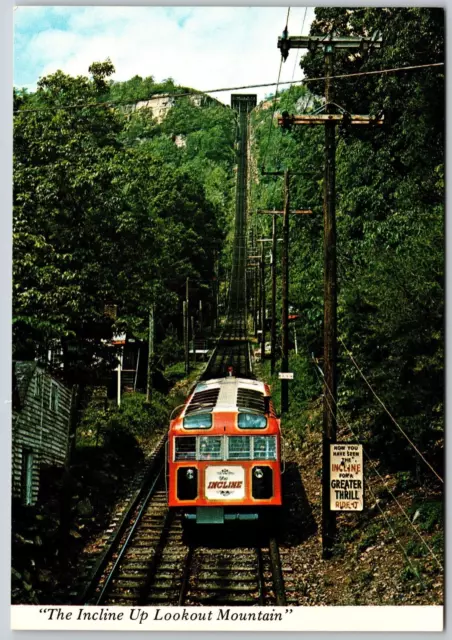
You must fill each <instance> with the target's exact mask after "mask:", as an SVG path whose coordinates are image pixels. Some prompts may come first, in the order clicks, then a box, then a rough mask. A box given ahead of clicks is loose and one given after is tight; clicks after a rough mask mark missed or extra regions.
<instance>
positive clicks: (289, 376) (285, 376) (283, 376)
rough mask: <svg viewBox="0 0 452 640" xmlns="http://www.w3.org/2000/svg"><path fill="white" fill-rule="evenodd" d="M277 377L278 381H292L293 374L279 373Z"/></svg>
mask: <svg viewBox="0 0 452 640" xmlns="http://www.w3.org/2000/svg"><path fill="white" fill-rule="evenodd" d="M278 377H279V379H280V380H293V372H283V371H280V372H279V373H278Z"/></svg>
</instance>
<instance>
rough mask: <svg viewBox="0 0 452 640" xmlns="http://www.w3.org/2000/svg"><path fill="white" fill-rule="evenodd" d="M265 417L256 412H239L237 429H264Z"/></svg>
mask: <svg viewBox="0 0 452 640" xmlns="http://www.w3.org/2000/svg"><path fill="white" fill-rule="evenodd" d="M266 426H267V418H266V417H265V416H262V415H259V414H256V413H239V419H238V427H239V429H265V427H266Z"/></svg>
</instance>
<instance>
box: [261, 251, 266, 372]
mask: <svg viewBox="0 0 452 640" xmlns="http://www.w3.org/2000/svg"><path fill="white" fill-rule="evenodd" d="M261 291H262V297H261V303H262V306H261V329H262V342H261V362H262V363H263V362H264V359H265V253H264V243H263V242H262V244H261Z"/></svg>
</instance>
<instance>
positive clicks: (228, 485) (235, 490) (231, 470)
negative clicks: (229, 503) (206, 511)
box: [205, 465, 245, 500]
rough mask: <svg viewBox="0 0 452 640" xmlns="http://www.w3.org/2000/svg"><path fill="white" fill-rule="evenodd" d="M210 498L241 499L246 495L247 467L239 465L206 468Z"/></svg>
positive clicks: (207, 488) (207, 496)
mask: <svg viewBox="0 0 452 640" xmlns="http://www.w3.org/2000/svg"><path fill="white" fill-rule="evenodd" d="M205 479H206V484H205V494H206V498H207V499H208V500H241V499H243V498H244V497H245V469H244V468H243V467H239V466H233V467H222V466H220V465H218V466H215V467H207V468H206V475H205Z"/></svg>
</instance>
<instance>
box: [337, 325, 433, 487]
mask: <svg viewBox="0 0 452 640" xmlns="http://www.w3.org/2000/svg"><path fill="white" fill-rule="evenodd" d="M339 340H340V341H341V343H342V346H343V347H344V349H345V351H346V352H347V355H348V356H349V358H350V359H351V361H352V362H353V364H354V365H355V367H356V369H357V370H358V371H359V373H360V375H361V377H362V379H363V380H364V382H365V383H366V384H367V386H368V387H369V389H370V390H371V391H372V393H373V395H374V396H375V398H376V399H377V400H378V402H379V403H380V404H381V406H382V407H383V409H384V410H385V411H386V413H387V414H388V416H389V417H390V418H391V421H392V422H393V423H394V424H395V426H396V427H397V428H398V429H399V431H400V432H401V433H402V435H403V436H404V437H405V439H406V440H407V441H408V442H409V444H410V445H411V446H412V447H413V449H414V450H415V451H416V453H417V454H418V456H419V457H420V458H421V459H422V460H423V462H424V463H425V464H426V465H427V466H428V468H429V469H430V470H431V471H432V472H433V473H434V474H435V476H436V477H437V478H438V480H439V481H440V482H442V483H443V484H444V480H443V478H441V476H440V475H439V474H438V473H437V471H435V469H434V468H433V467H432V465H431V464H430V462H429V461H428V460H426V458H425V457H424V455H423V454H422V452H421V451H419V449H418V447H417V446H416V445H415V443H414V442H413V441H412V440H411V438H410V437H409V436H408V434H407V433H406V431H404V430H403V429H402V427H401V426H400V425H399V423H398V422H397V420H396V419H395V418H394V416H393V415H392V414H391V412H390V411H389V409H388V408H387V407H386V405H385V403H384V402H383V400H382V399H381V398H380V397H379V396H378V395H377V393H376V391H375V390H374V388H373V387H372V385H371V384H370V382H369V380H368V379H367V378H366V376H365V375H364V373H363V371H362V369H361V368H360V367H359V365H358V363H357V362H356V360H355V359H354V357H353V355H352V354H351V353H350V351H349V350H348V348H347V346H346V344H345V342H344V341H343V339H342V338H341V337H340V338H339Z"/></svg>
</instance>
